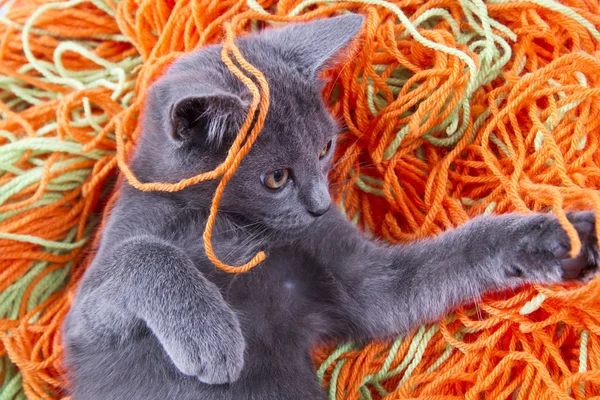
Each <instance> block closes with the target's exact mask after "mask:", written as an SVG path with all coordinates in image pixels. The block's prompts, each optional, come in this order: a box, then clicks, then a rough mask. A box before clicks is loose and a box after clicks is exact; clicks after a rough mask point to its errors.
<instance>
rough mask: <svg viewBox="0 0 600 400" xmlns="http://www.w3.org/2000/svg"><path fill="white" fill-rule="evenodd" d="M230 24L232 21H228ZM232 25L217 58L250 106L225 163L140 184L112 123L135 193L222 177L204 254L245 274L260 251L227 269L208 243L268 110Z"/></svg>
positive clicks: (265, 88)
mask: <svg viewBox="0 0 600 400" xmlns="http://www.w3.org/2000/svg"><path fill="white" fill-rule="evenodd" d="M240 19H241V18H236V19H234V21H237V22H239V20H240ZM232 23H233V22H232ZM232 23H227V24H225V26H224V28H225V41H224V42H223V49H222V51H221V58H222V60H223V63H225V65H226V66H227V68H228V69H229V70H230V71H231V72H232V73H233V74H234V75H235V76H236V77H238V79H240V80H241V81H242V82H243V83H244V84H245V85H246V86H247V87H248V89H249V90H250V93H251V94H252V103H251V104H250V108H249V110H248V114H247V115H246V119H245V121H244V123H243V125H242V127H241V128H240V131H239V133H238V135H237V136H236V138H235V140H234V142H233V144H232V146H231V148H230V149H229V151H228V153H227V157H226V158H225V161H223V162H222V163H221V164H220V165H219V166H217V167H216V168H215V169H214V170H212V171H209V172H203V173H200V174H199V175H196V176H194V177H191V178H187V179H184V180H181V181H180V182H177V183H160V182H150V183H142V182H140V181H139V180H138V179H137V178H136V177H135V175H134V174H133V172H132V171H131V169H130V168H129V166H128V165H127V162H126V160H125V157H126V155H125V149H124V144H123V136H122V125H121V124H122V121H121V120H119V119H117V122H116V126H115V128H116V133H117V135H116V140H117V159H118V163H119V168H120V169H121V171H122V173H123V175H124V176H125V177H126V178H127V181H128V182H129V184H130V185H131V186H133V187H135V188H136V189H138V190H142V191H164V192H176V191H179V190H182V189H184V188H186V187H188V186H191V185H195V184H197V183H199V182H203V181H206V180H210V179H216V178H218V177H220V176H222V178H221V181H220V182H219V185H218V186H217V190H216V191H215V196H214V198H213V201H212V204H211V207H210V214H209V216H208V220H207V223H206V228H205V230H204V235H203V238H204V247H205V250H206V255H207V257H208V259H209V260H210V261H211V262H212V263H213V264H214V265H215V266H216V267H217V268H219V269H221V270H222V271H225V272H228V273H243V272H247V271H249V270H250V269H251V268H253V267H255V266H256V265H257V264H259V263H260V262H262V261H263V260H264V259H265V257H266V255H265V253H264V252H262V251H261V252H259V253H257V254H256V255H255V256H254V257H253V258H252V259H251V260H250V261H248V262H247V263H246V264H244V265H241V266H231V265H227V264H224V263H223V262H222V261H220V260H219V259H218V257H217V256H216V255H215V253H214V251H213V247H212V243H211V236H212V229H213V226H214V223H215V221H216V218H217V211H218V208H219V203H220V201H221V197H222V195H223V191H224V190H225V186H226V185H227V183H228V182H229V180H230V179H231V177H232V176H233V174H234V173H235V171H236V169H237V167H238V166H239V164H240V162H241V161H242V158H243V157H244V156H245V155H246V154H248V152H249V151H250V148H251V147H252V145H253V144H254V141H255V140H256V138H257V137H258V134H259V133H260V131H261V129H262V127H263V125H264V122H265V118H266V116H267V111H268V109H269V85H268V84H267V80H266V79H265V77H264V76H263V74H262V73H261V72H260V71H258V70H257V69H256V68H254V67H253V66H252V65H250V64H249V63H248V62H247V61H246V60H245V59H244V58H243V56H242V54H241V53H240V51H239V50H238V49H237V47H236V45H235V43H234V41H233V37H234V33H233V28H232ZM230 53H231V54H233V56H234V57H235V60H236V62H237V63H238V64H239V65H240V66H241V67H242V68H243V69H244V71H245V72H246V73H247V74H249V75H250V76H251V77H253V78H255V79H256V80H257V81H258V83H259V85H260V91H259V89H258V88H257V87H256V85H255V84H254V82H253V81H252V78H250V77H248V76H246V75H245V74H244V72H242V70H240V69H239V68H238V67H237V66H236V65H235V64H234V63H233V61H232V60H231V57H230ZM257 108H258V109H259V111H258V115H257V116H256V111H257ZM255 116H256V121H255V122H254V123H253V121H254V117H255ZM251 127H252V130H251V132H250V134H248V130H249V129H250V128H251Z"/></svg>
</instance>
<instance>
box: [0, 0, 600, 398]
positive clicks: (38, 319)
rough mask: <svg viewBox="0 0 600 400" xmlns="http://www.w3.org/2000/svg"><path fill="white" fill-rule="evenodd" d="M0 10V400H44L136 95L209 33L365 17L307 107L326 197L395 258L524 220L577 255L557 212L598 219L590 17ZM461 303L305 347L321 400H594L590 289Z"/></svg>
mask: <svg viewBox="0 0 600 400" xmlns="http://www.w3.org/2000/svg"><path fill="white" fill-rule="evenodd" d="M5 1H6V0H0V6H1V5H3V4H4V2H5ZM8 7H9V8H8V10H7V12H6V14H5V15H4V16H0V115H1V120H0V343H1V345H0V400H4V399H14V398H17V399H19V398H25V396H27V397H28V398H32V399H38V398H60V397H62V396H63V394H64V388H65V387H67V384H68V383H67V382H66V381H65V378H64V373H65V371H64V370H63V368H62V366H61V351H62V349H61V344H60V324H61V322H62V319H63V317H64V315H65V313H66V312H67V311H68V308H69V305H70V303H71V301H72V297H73V293H74V290H75V287H76V285H77V282H78V279H79V278H80V277H81V274H82V272H83V271H84V270H85V267H86V265H87V263H88V262H89V260H90V258H91V255H92V254H93V248H94V242H97V240H98V238H99V235H98V234H96V233H101V231H102V224H103V222H102V220H101V218H97V217H96V216H97V215H101V214H102V213H103V212H105V211H106V210H108V209H110V207H111V204H112V203H113V202H114V200H115V199H116V196H118V193H114V192H112V187H113V182H114V180H115V178H116V176H117V172H118V163H119V160H121V161H122V162H121V165H124V161H125V160H126V156H127V155H128V154H129V153H130V151H131V149H132V147H133V146H134V145H135V142H136V139H137V137H138V136H139V134H140V132H139V124H138V121H139V117H140V113H141V112H142V111H143V110H142V104H143V101H144V96H145V93H146V92H147V90H148V87H149V85H150V84H151V83H152V82H153V81H155V80H156V79H157V78H158V77H160V75H161V74H162V73H163V72H164V69H165V67H166V66H167V65H168V64H169V63H171V62H172V61H173V60H175V59H176V58H177V57H179V56H181V55H182V54H184V53H186V52H190V51H193V50H194V49H197V48H200V47H202V46H205V45H207V44H212V43H219V42H221V41H222V39H223V37H224V32H225V31H227V32H229V34H230V35H240V34H244V33H247V32H251V31H256V30H259V29H262V28H264V27H265V26H269V25H278V24H282V23H285V22H288V21H304V20H309V19H314V18H322V17H328V16H332V15H336V14H339V13H344V12H359V13H362V14H364V15H365V16H366V17H367V22H366V24H365V27H364V30H363V32H362V36H361V39H360V48H361V51H360V52H358V53H357V54H356V56H355V57H354V58H353V59H352V60H350V61H349V62H347V63H343V64H342V65H339V66H337V67H335V68H334V69H332V70H330V71H328V73H327V74H328V77H329V78H330V80H329V83H328V85H327V86H326V88H325V90H324V92H323V93H324V95H325V96H326V99H327V101H329V102H330V105H331V110H332V113H334V114H335V115H336V116H337V117H339V118H340V119H343V121H344V122H345V125H346V126H347V131H346V133H345V134H344V136H343V137H342V138H341V141H340V145H339V146H338V153H337V154H336V160H335V163H334V164H335V167H334V169H333V171H332V173H331V180H332V181H333V195H334V197H335V199H336V201H337V202H338V204H339V206H340V207H342V209H343V210H344V212H345V213H346V214H347V215H348V217H349V218H350V219H352V220H353V221H354V222H355V223H356V224H358V226H359V227H360V228H361V229H363V230H365V231H367V232H369V233H370V234H372V235H374V236H376V237H380V238H383V239H385V240H388V241H390V242H392V243H400V242H406V241H410V240H415V239H418V238H423V237H427V236H432V235H437V234H439V233H441V232H442V231H444V230H446V229H449V228H451V227H454V226H458V225H460V224H462V223H464V222H466V221H467V220H468V219H469V218H472V217H474V216H476V215H478V214H482V213H490V212H494V213H503V212H509V211H518V212H530V211H543V212H553V213H555V214H556V215H557V216H558V217H559V218H560V219H561V221H562V222H563V224H564V226H565V228H566V229H567V230H568V232H569V234H570V235H571V237H572V238H573V244H574V250H575V251H576V250H577V247H578V245H579V243H578V241H577V239H576V237H575V235H574V231H573V229H572V228H571V227H570V226H569V225H568V222H567V221H566V219H565V215H564V210H566V209H569V208H591V209H595V210H596V211H600V195H599V192H598V189H599V188H600V152H599V151H598V146H599V141H600V127H599V125H600V117H599V115H600V32H599V30H600V4H598V2H597V1H594V0H564V1H562V2H561V3H559V2H555V1H552V0H527V1H508V0H488V1H486V2H485V3H484V2H483V1H482V0H460V1H457V0H429V1H424V0H398V1H385V0H355V1H344V0H328V1H315V0H304V1H300V0H280V1H275V0H178V1H174V0H121V1H116V0H68V1H52V0H13V3H12V4H10V5H9V6H8ZM226 27H229V28H228V30H226V29H225V28H226ZM263 93H264V92H263ZM117 139H118V140H117ZM117 142H118V143H119V146H117ZM117 147H118V149H117ZM117 150H118V151H117ZM104 215H106V213H105V214H104ZM599 226H600V224H599ZM258 268H260V266H259V267H258ZM250 273H251V272H250ZM474 300H475V299H474ZM476 300H477V304H476V305H475V306H474V307H473V306H471V307H466V308H464V309H459V310H457V311H456V312H455V313H454V314H452V315H450V316H447V317H445V318H443V319H442V320H440V321H438V322H437V323H434V324H430V325H426V326H422V327H420V328H419V329H418V330H416V331H415V332H413V333H411V334H410V335H408V336H406V337H398V338H395V339H393V340H389V341H381V342H373V343H370V344H368V345H366V346H363V347H359V346H357V345H355V344H352V343H346V344H341V345H339V344H332V345H331V346H328V345H323V347H320V348H318V349H316V350H315V351H314V360H315V365H316V376H317V377H318V379H320V380H321V382H322V383H323V385H324V387H325V388H326V390H327V391H328V392H329V395H330V398H332V399H359V398H361V399H378V398H389V399H409V398H422V399H450V398H457V399H460V398H467V399H479V398H490V399H508V398H510V399H513V398H514V399H519V400H522V399H530V398H531V399H570V398H575V399H584V398H600V389H599V384H600V311H598V310H600V279H595V280H594V281H592V282H590V283H589V284H587V285H586V286H583V287H579V286H570V287H552V288H548V287H537V286H535V287H528V288H524V289H522V290H520V291H518V292H510V293H503V294H495V295H489V296H486V297H485V298H483V299H476Z"/></svg>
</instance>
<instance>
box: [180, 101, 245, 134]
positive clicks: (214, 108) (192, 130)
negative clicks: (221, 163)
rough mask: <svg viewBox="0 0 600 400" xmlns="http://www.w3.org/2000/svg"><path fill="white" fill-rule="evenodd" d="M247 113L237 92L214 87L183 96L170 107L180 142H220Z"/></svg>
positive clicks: (237, 125) (238, 124) (234, 128)
mask: <svg viewBox="0 0 600 400" xmlns="http://www.w3.org/2000/svg"><path fill="white" fill-rule="evenodd" d="M244 116H245V112H244V103H243V101H242V99H240V98H239V97H238V96H236V95H234V94H230V93H226V92H221V91H212V92H211V93H209V94H197V95H191V96H187V97H183V98H181V99H178V100H176V101H175V102H173V103H172V104H171V106H170V109H169V121H170V124H171V126H170V132H171V137H172V138H173V139H174V140H175V141H176V142H180V143H187V144H212V145H217V146H219V145H221V144H222V143H223V140H224V139H226V138H227V137H226V136H227V135H228V133H231V132H232V131H233V130H236V129H237V128H239V126H240V125H241V123H242V121H243V118H244Z"/></svg>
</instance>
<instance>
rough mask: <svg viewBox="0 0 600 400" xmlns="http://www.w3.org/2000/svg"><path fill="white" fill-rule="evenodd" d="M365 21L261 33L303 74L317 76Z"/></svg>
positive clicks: (349, 18)
mask: <svg viewBox="0 0 600 400" xmlns="http://www.w3.org/2000/svg"><path fill="white" fill-rule="evenodd" d="M364 20H365V18H364V17H363V16H362V15H359V14H349V15H344V16H340V17H333V18H326V19H319V20H315V21H310V22H306V23H299V24H290V25H287V26H285V27H284V28H282V29H272V30H267V31H264V37H263V39H264V40H265V41H266V42H267V43H269V44H271V45H272V46H273V47H275V48H276V49H278V50H279V51H280V52H281V53H282V56H283V57H284V58H285V59H286V60H289V61H290V62H293V63H294V64H296V65H298V66H299V67H300V69H301V70H302V72H305V73H307V74H308V75H313V76H314V75H316V74H317V73H318V72H319V71H320V70H322V69H323V68H324V67H325V66H326V65H327V63H328V62H329V61H330V60H331V59H333V58H334V57H335V56H336V54H337V53H338V52H339V51H340V50H342V49H343V48H345V47H346V46H347V45H348V44H349V43H350V41H351V40H352V39H354V37H355V36H356V35H357V34H358V32H359V31H360V28H361V27H362V25H363V22H364Z"/></svg>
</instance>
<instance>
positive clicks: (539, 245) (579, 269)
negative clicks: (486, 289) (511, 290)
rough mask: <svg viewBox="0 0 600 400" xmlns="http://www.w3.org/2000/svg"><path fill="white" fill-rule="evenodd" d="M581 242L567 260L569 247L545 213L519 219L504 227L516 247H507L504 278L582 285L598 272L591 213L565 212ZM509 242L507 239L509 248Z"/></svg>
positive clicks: (563, 235)
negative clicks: (575, 252)
mask: <svg viewBox="0 0 600 400" xmlns="http://www.w3.org/2000/svg"><path fill="white" fill-rule="evenodd" d="M567 217H568V219H569V221H570V222H571V223H572V224H573V225H574V227H575V229H576V230H577V232H578V234H579V238H580V240H581V245H582V247H581V252H580V253H579V255H578V256H577V257H574V258H571V257H570V255H569V253H570V250H571V244H570V241H569V237H568V236H567V233H566V232H565V230H564V229H563V228H562V226H561V225H560V223H559V222H558V219H557V218H556V217H554V216H552V215H548V214H535V215H529V216H523V217H521V218H522V219H521V220H518V221H512V223H510V224H508V226H509V229H510V230H511V231H512V232H510V233H508V236H507V237H506V238H505V239H510V238H511V235H512V237H515V236H516V237H515V239H516V246H515V247H514V248H508V249H507V250H506V253H509V254H512V257H511V256H508V257H507V258H508V260H507V261H509V262H507V263H505V265H506V268H507V269H506V275H507V276H508V277H509V278H522V279H524V280H527V281H529V282H535V283H562V282H569V281H579V282H586V281H588V280H590V279H591V278H592V277H593V276H594V275H595V274H596V272H597V269H598V260H599V258H598V241H597V238H596V230H595V215H594V213H593V212H588V211H584V212H572V213H568V214H567ZM511 242H512V241H511V240H507V243H508V244H509V246H510V243H511Z"/></svg>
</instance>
